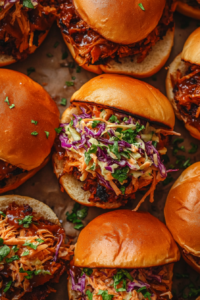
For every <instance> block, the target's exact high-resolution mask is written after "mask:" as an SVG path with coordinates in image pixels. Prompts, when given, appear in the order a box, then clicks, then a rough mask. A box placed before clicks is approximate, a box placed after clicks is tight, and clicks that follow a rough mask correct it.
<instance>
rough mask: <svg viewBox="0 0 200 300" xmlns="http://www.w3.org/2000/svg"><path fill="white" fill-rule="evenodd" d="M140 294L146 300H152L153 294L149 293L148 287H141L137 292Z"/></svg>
mask: <svg viewBox="0 0 200 300" xmlns="http://www.w3.org/2000/svg"><path fill="white" fill-rule="evenodd" d="M137 292H138V293H142V295H143V296H144V298H148V299H149V300H151V293H149V292H148V291H147V288H146V286H144V287H141V288H139V289H138V290H137Z"/></svg>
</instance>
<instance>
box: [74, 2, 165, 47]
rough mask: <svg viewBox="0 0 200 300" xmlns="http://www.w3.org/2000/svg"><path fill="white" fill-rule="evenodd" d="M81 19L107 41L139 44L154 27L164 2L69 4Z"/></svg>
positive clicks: (160, 14)
mask: <svg viewBox="0 0 200 300" xmlns="http://www.w3.org/2000/svg"><path fill="white" fill-rule="evenodd" d="M73 3H74V6H75V8H76V11H77V12H78V14H79V15H80V16H81V18H82V19H83V20H84V21H85V22H86V23H87V24H88V25H89V27H91V28H92V29H94V30H95V31H97V32H98V33H99V34H101V35H102V36H103V37H105V38H106V39H107V40H109V41H112V42H114V43H119V44H132V43H136V42H138V41H141V40H143V39H144V38H145V37H147V35H148V34H149V33H150V32H151V31H152V30H154V28H155V27H156V26H157V24H158V22H159V20H160V18H161V16H162V13H163V10H164V7H165V4H166V1H165V0H159V1H157V0H152V1H149V0H143V1H142V5H143V7H144V9H145V10H142V9H141V7H140V6H139V4H141V1H140V0H134V1H132V0H125V1H117V2H116V1H113V0H104V1H102V0H98V1H96V0H73Z"/></svg>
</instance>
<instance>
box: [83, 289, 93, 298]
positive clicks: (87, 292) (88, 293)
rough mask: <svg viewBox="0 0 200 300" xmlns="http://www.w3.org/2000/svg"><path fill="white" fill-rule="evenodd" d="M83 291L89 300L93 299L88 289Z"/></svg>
mask: <svg viewBox="0 0 200 300" xmlns="http://www.w3.org/2000/svg"><path fill="white" fill-rule="evenodd" d="M85 293H86V295H87V296H88V299H89V300H92V299H93V294H92V293H91V292H90V290H87V291H86V292H85Z"/></svg>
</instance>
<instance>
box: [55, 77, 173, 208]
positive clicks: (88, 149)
mask: <svg viewBox="0 0 200 300" xmlns="http://www.w3.org/2000/svg"><path fill="white" fill-rule="evenodd" d="M174 121H175V116H174V112H173V109H172V106H171V104H170V102H169V101H168V100H167V98H166V97H165V96H164V95H163V94H162V93H161V92H160V91H158V90H157V89H155V88H154V87H152V86H150V85H148V84H147V83H145V82H141V81H139V80H136V79H133V78H130V77H126V76H120V75H109V74H104V75H100V76H98V77H95V78H93V79H92V80H90V81H88V82H87V83H86V84H84V85H83V86H82V87H81V88H80V89H79V90H78V91H77V92H75V93H74V95H73V96H72V98H71V106H70V107H69V108H67V109H66V111H65V112H64V113H63V115H62V119H61V124H60V127H59V134H58V137H57V139H56V142H55V152H54V154H53V163H54V172H55V174H56V176H57V178H58V179H59V182H60V184H61V186H62V187H63V188H64V189H65V191H66V192H67V193H68V194H69V195H70V197H71V198H73V199H74V200H75V201H77V202H79V203H80V204H83V205H87V206H98V207H102V208H117V207H120V206H121V205H124V204H125V203H127V201H128V199H135V193H136V191H137V190H141V189H142V188H144V187H146V186H148V185H151V187H150V188H149V189H148V191H147V193H146V195H145V196H144V197H143V198H142V200H141V201H143V200H144V199H145V197H146V196H147V195H150V197H151V198H150V199H151V201H153V192H154V189H155V188H156V184H157V183H158V182H159V181H162V180H164V179H165V178H166V176H167V172H169V170H168V171H166V168H165V166H164V164H163V160H162V155H163V154H166V151H167V148H166V146H167V145H168V142H169V135H173V134H175V133H174V132H173V128H174Z"/></svg>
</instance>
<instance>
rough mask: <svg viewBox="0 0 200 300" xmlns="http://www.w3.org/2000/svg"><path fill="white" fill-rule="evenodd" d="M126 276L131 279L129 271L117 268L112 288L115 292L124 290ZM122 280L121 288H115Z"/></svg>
mask: <svg viewBox="0 0 200 300" xmlns="http://www.w3.org/2000/svg"><path fill="white" fill-rule="evenodd" d="M126 278H128V279H130V280H131V281H133V277H132V276H131V275H130V273H129V272H128V271H126V270H119V271H118V272H117V274H115V275H114V277H113V280H114V288H115V290H116V292H125V291H126ZM120 282H122V283H123V286H122V287H121V288H117V285H118V284H119V283H120Z"/></svg>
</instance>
